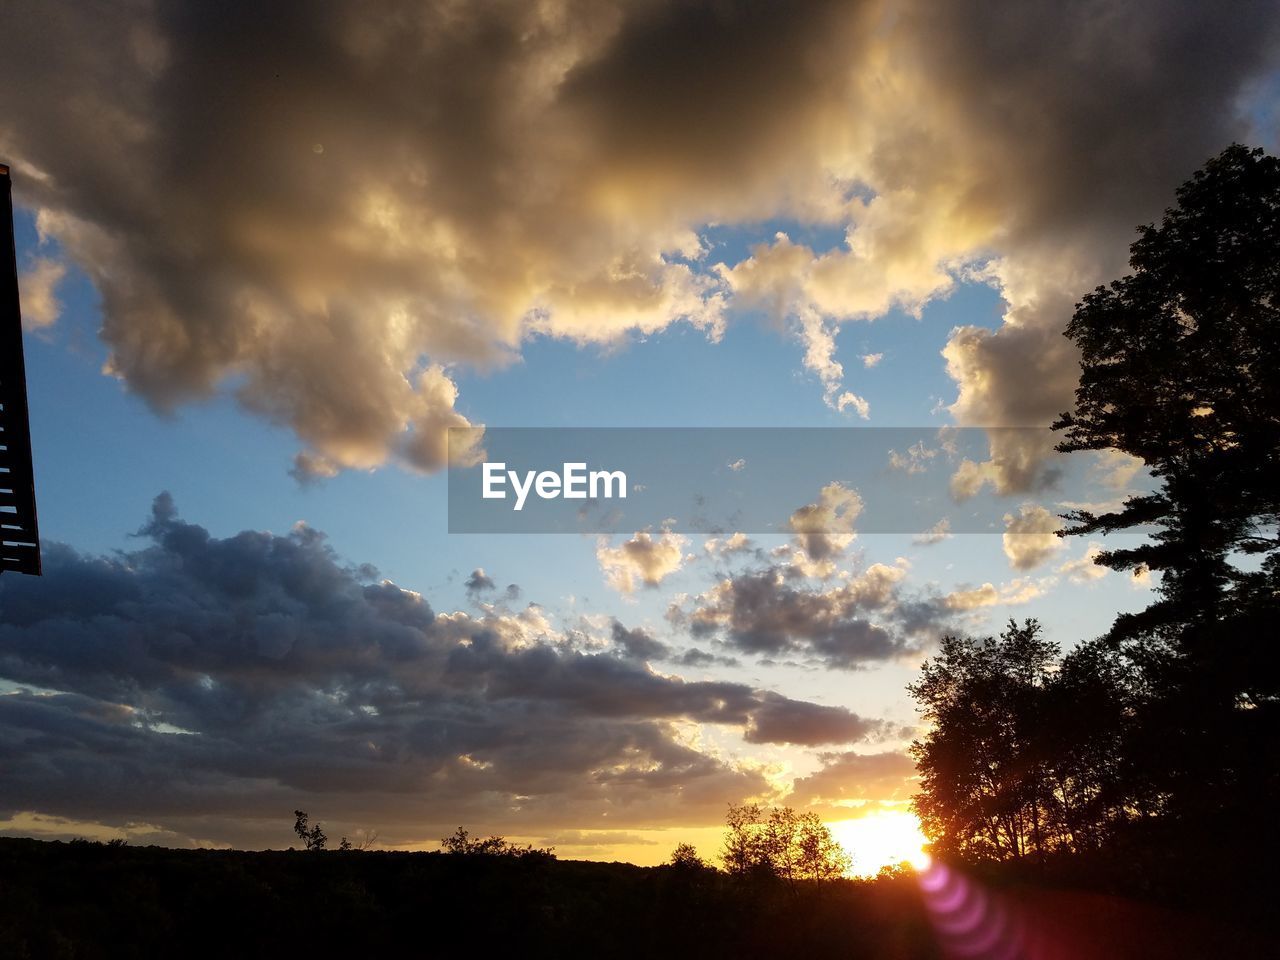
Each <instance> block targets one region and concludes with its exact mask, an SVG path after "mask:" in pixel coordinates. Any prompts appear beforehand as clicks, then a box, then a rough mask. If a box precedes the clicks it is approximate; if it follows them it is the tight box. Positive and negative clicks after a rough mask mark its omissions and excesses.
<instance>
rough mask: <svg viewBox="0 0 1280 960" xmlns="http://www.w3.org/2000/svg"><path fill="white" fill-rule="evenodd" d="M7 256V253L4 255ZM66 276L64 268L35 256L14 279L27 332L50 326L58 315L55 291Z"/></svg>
mask: <svg viewBox="0 0 1280 960" xmlns="http://www.w3.org/2000/svg"><path fill="white" fill-rule="evenodd" d="M6 255H7V254H6ZM66 275H67V265H66V264H65V263H63V262H62V261H61V260H54V259H52V258H51V257H36V258H35V259H34V260H32V261H31V263H30V264H29V265H28V266H27V268H26V269H25V270H23V271H22V275H21V276H20V277H18V290H19V291H20V294H21V298H22V325H23V327H24V328H26V329H28V330H40V329H43V328H44V327H51V326H53V325H54V324H55V323H56V322H57V321H58V316H59V315H60V314H61V313H62V304H61V303H59V302H58V298H57V296H56V294H55V290H56V288H57V286H58V284H59V283H61V282H62V278H63V277H65V276H66Z"/></svg>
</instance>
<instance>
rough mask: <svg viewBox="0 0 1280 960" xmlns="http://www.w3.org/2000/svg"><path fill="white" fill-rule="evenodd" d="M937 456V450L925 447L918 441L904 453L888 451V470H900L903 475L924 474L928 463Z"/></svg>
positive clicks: (921, 441)
mask: <svg viewBox="0 0 1280 960" xmlns="http://www.w3.org/2000/svg"><path fill="white" fill-rule="evenodd" d="M937 455H938V451H937V450H935V449H934V448H932V447H927V446H925V443H924V441H923V440H919V441H917V442H916V443H913V444H912V445H911V446H910V447H908V448H907V452H906V453H899V452H898V451H897V450H890V451H889V468H890V469H892V470H901V471H902V472H903V473H913V474H914V473H924V472H925V470H926V469H927V468H928V465H929V461H931V460H932V459H933V458H934V457H936V456H937Z"/></svg>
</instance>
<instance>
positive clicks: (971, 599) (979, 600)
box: [945, 577, 1053, 611]
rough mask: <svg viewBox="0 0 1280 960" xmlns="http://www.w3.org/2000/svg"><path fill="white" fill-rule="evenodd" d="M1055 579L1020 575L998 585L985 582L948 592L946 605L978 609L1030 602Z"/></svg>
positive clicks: (961, 609) (962, 609) (955, 607)
mask: <svg viewBox="0 0 1280 960" xmlns="http://www.w3.org/2000/svg"><path fill="white" fill-rule="evenodd" d="M1052 585H1053V580H1052V579H1049V580H1031V579H1029V578H1026V577H1020V578H1018V579H1017V580H1012V581H1010V582H1009V583H1006V584H1002V585H1001V586H999V587H997V586H995V585H994V584H991V583H984V584H982V586H980V587H972V588H968V589H961V590H956V591H953V592H952V593H949V594H947V596H946V598H945V602H946V605H947V607H948V608H949V609H951V610H960V611H964V610H977V609H979V608H981V607H1010V606H1016V605H1018V604H1020V603H1030V602H1031V601H1032V600H1034V599H1035V598H1036V597H1039V596H1041V595H1043V594H1044V592H1045V590H1046V589H1048V588H1049V587H1050V586H1052Z"/></svg>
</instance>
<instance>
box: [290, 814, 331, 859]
mask: <svg viewBox="0 0 1280 960" xmlns="http://www.w3.org/2000/svg"><path fill="white" fill-rule="evenodd" d="M293 817H294V822H293V832H294V833H296V834H297V835H298V839H299V840H301V841H302V846H303V847H304V848H305V849H307V850H323V849H324V846H325V844H326V843H328V842H329V838H328V837H327V836H325V833H324V831H323V830H321V829H320V824H318V823H315V824H313V823H311V818H310V817H309V816H307V813H306V811H304V810H295V811H293Z"/></svg>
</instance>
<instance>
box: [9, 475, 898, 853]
mask: <svg viewBox="0 0 1280 960" xmlns="http://www.w3.org/2000/svg"><path fill="white" fill-rule="evenodd" d="M141 533H142V535H143V536H145V538H146V541H147V542H146V545H145V546H143V547H142V548H141V549H138V550H136V551H133V552H130V553H121V554H117V555H114V556H110V557H89V556H83V555H81V554H79V553H77V552H75V551H74V550H72V549H70V548H69V547H65V546H58V545H50V547H49V549H48V550H47V553H46V567H45V574H46V575H45V577H44V578H43V579H41V580H24V579H10V578H5V579H4V581H2V582H0V678H4V679H6V680H8V681H12V682H13V683H15V684H17V685H19V686H20V687H23V688H26V689H25V691H24V690H18V691H16V692H9V693H4V694H0V744H3V746H2V747H0V755H2V756H3V762H4V766H5V770H6V775H5V777H4V778H3V782H2V783H0V813H2V812H5V811H7V812H12V811H22V810H36V811H39V812H41V813H45V814H50V815H55V816H61V817H68V818H80V819H108V820H116V821H121V820H124V819H130V820H135V821H136V820H141V821H145V822H148V823H152V824H163V827H164V828H165V829H170V830H179V831H180V830H183V829H189V830H193V831H194V830H197V829H199V830H200V831H203V832H201V833H199V834H191V835H199V836H214V837H222V838H224V839H226V838H232V837H234V838H238V839H239V841H240V842H246V837H255V836H256V834H254V833H253V832H252V831H253V830H254V829H255V827H254V825H253V823H252V820H253V818H255V817H260V816H262V815H263V811H264V810H270V809H275V808H276V807H278V808H279V809H280V810H284V811H286V812H287V811H288V810H291V809H293V807H291V806H290V804H295V806H296V805H297V804H298V803H302V802H304V801H305V802H307V803H313V804H314V805H316V806H317V807H318V808H319V807H323V808H324V809H325V810H326V816H327V817H329V818H331V819H333V820H335V821H338V822H344V821H345V822H347V823H357V824H359V825H367V824H369V823H370V822H372V824H373V825H374V826H377V827H378V829H379V830H380V832H381V834H382V836H383V837H384V839H388V840H393V839H395V838H397V837H399V838H401V839H423V836H422V835H421V833H418V834H413V833H412V832H411V830H413V829H417V830H423V829H426V830H428V832H427V833H426V837H427V838H430V837H433V836H435V835H436V834H435V833H433V832H430V831H432V830H435V829H444V830H447V829H449V828H450V824H452V825H455V826H456V823H457V822H460V818H462V819H465V820H467V822H475V821H476V820H478V819H488V820H490V821H494V820H503V821H505V822H507V823H512V822H521V823H529V824H542V825H543V826H544V827H545V826H552V825H564V824H567V823H570V822H574V821H575V818H581V817H588V816H589V817H598V816H599V815H600V813H601V811H605V810H610V809H614V808H615V807H618V808H621V807H622V806H627V807H628V808H629V809H631V810H633V811H640V810H643V819H644V820H645V821H646V822H651V823H661V822H666V821H669V820H671V819H674V818H685V819H686V822H687V819H688V818H690V817H692V818H699V817H715V816H717V815H718V812H719V808H720V807H721V805H722V804H723V803H725V802H727V801H728V800H730V799H736V798H739V797H741V796H745V795H750V794H753V793H760V792H761V791H764V790H766V789H767V786H766V784H765V783H764V782H763V781H762V780H761V779H760V777H759V776H758V775H757V774H755V773H753V772H749V771H745V770H741V769H738V768H736V767H734V766H732V765H731V764H729V763H727V762H725V761H724V760H721V759H718V758H716V757H713V756H710V755H707V754H704V753H701V752H699V751H698V750H697V749H695V748H693V747H691V746H688V745H687V744H686V743H685V742H684V741H683V740H682V738H681V737H680V736H679V735H678V732H677V729H676V725H678V724H682V723H706V724H715V725H721V726H726V727H729V728H735V729H737V730H740V731H742V733H743V734H744V735H745V737H746V738H747V739H748V740H750V741H751V742H760V743H764V742H767V743H802V744H807V745H820V744H827V743H848V742H853V741H856V740H858V739H860V738H862V737H863V736H865V735H866V734H867V733H869V732H871V731H873V730H875V729H876V724H875V722H874V721H869V720H864V719H862V718H860V717H858V716H856V715H855V714H853V713H851V712H850V711H848V710H845V709H843V708H836V707H818V706H815V705H812V704H807V703H803V702H800V701H795V700H790V699H788V698H786V697H782V696H780V695H778V694H774V693H768V692H762V691H759V690H755V689H752V688H751V687H748V686H745V685H743V684H739V683H729V682H685V681H682V680H680V679H678V678H673V677H664V676H661V675H659V674H656V673H654V672H652V671H650V670H649V669H648V668H647V667H646V666H645V665H644V663H643V662H642V660H643V658H644V657H645V656H648V655H649V654H655V655H656V652H657V651H658V648H660V647H662V645H661V644H658V643H657V641H655V640H653V638H652V637H649V636H648V635H647V634H645V633H643V632H642V631H639V630H627V629H626V628H625V627H623V626H622V625H621V624H616V625H615V628H614V635H615V640H616V643H617V645H618V647H619V652H622V653H624V654H625V656H616V655H613V653H611V652H608V653H595V654H589V653H584V652H581V651H578V650H575V649H573V648H572V644H567V643H557V642H556V639H555V631H554V629H553V628H552V627H550V626H549V624H548V623H547V622H546V621H545V619H543V617H542V614H541V612H540V611H539V610H538V608H536V607H529V608H526V609H525V610H523V611H521V612H519V613H515V614H501V615H498V614H494V613H487V614H486V615H484V616H482V617H478V618H477V617H472V616H469V615H467V614H465V613H451V614H439V613H436V612H435V611H433V610H432V609H431V607H430V605H429V604H428V603H427V602H426V601H425V600H424V599H423V598H422V597H421V596H419V595H417V594H415V593H413V592H411V591H408V590H404V589H402V588H401V587H398V586H396V585H395V584H393V583H390V582H387V581H379V580H378V579H377V572H376V571H375V570H373V569H372V568H370V567H367V566H352V565H347V564H344V563H342V562H341V561H340V560H339V559H338V558H337V557H336V556H335V554H334V553H333V551H332V549H331V548H330V547H329V546H328V544H327V543H326V541H325V538H324V536H323V534H321V533H319V532H317V531H315V530H313V529H311V528H308V527H306V526H305V525H301V524H300V525H298V526H296V527H295V528H294V529H293V530H291V531H290V532H289V533H288V534H285V535H283V536H281V535H274V534H270V533H258V532H250V531H246V532H244V533H240V534H237V535H235V536H233V537H228V538H225V539H219V538H216V537H212V536H210V535H209V533H208V532H207V531H206V530H204V529H203V528H201V527H199V526H197V525H194V524H190V523H187V522H184V521H183V520H181V519H180V518H179V517H178V515H177V512H176V510H175V509H174V506H173V503H172V501H171V500H170V498H169V497H168V496H161V497H158V498H157V499H156V502H155V505H154V508H153V513H152V517H151V519H150V520H149V521H148V523H147V524H146V526H145V527H144V528H143V530H142V531H141ZM662 650H663V651H665V648H662ZM237 818H239V819H237ZM577 822H581V820H580V819H577ZM411 824H414V825H417V826H416V827H411V826H410V825H411ZM184 825H186V826H185V827H184ZM424 825H425V826H424ZM246 831H248V832H246ZM277 842H278V839H277Z"/></svg>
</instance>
